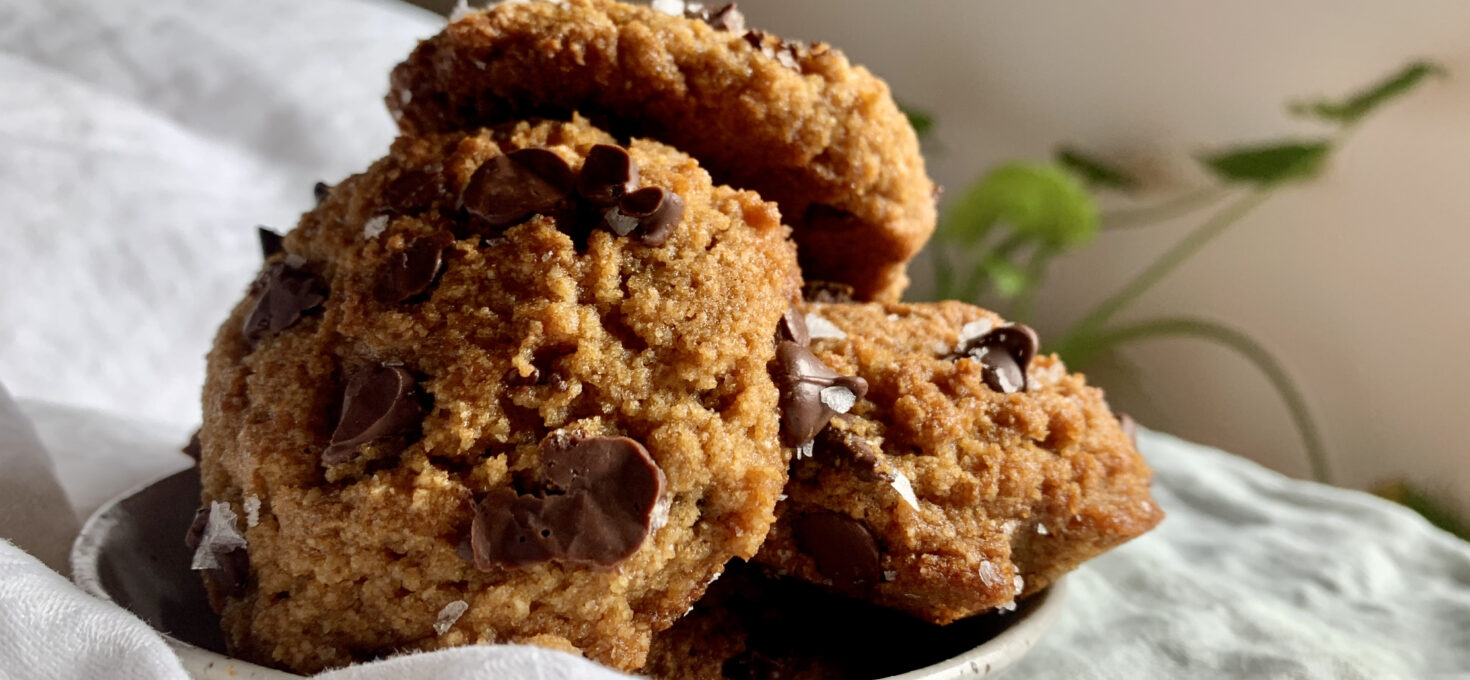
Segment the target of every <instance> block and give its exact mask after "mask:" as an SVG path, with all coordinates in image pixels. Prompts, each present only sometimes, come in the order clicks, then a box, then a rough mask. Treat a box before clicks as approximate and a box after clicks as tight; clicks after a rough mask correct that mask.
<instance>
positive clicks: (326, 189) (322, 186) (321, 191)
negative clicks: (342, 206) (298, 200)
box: [311, 182, 332, 205]
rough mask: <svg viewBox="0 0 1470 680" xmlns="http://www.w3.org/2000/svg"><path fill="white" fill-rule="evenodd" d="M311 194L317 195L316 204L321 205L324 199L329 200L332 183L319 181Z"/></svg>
mask: <svg viewBox="0 0 1470 680" xmlns="http://www.w3.org/2000/svg"><path fill="white" fill-rule="evenodd" d="M311 195H312V196H315V197H316V204H317V205H321V204H322V201H325V200H327V197H328V196H331V195H332V185H330V184H327V183H326V182H317V183H316V186H313V187H312V188H311Z"/></svg>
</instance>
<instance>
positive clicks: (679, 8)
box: [648, 0, 687, 17]
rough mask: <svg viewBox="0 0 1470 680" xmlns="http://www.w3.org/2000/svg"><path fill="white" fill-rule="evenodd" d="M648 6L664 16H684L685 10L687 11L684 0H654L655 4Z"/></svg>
mask: <svg viewBox="0 0 1470 680" xmlns="http://www.w3.org/2000/svg"><path fill="white" fill-rule="evenodd" d="M648 4H649V5H650V6H652V7H653V8H654V9H656V10H658V11H660V12H663V13H664V14H671V15H673V16H676V17H682V16H684V10H685V9H687V6H686V5H685V4H684V0H653V2H650V3H648Z"/></svg>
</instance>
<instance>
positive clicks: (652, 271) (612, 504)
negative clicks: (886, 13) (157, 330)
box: [187, 0, 1162, 678]
mask: <svg viewBox="0 0 1470 680" xmlns="http://www.w3.org/2000/svg"><path fill="white" fill-rule="evenodd" d="M660 9H668V8H664V7H660V8H659V9H654V8H650V7H645V6H637V5H629V4H623V3H619V2H614V1H613V0H558V1H556V2H551V1H541V2H517V3H506V4H502V5H499V6H497V7H494V8H491V9H488V10H485V11H480V12H473V13H468V14H466V15H465V16H463V17H460V18H458V19H456V20H455V21H453V22H452V23H451V24H450V25H449V26H448V27H447V28H446V29H445V30H444V31H443V32H442V33H440V34H439V35H437V36H435V37H433V38H431V39H430V40H427V41H425V42H424V43H422V44H421V45H419V47H418V48H417V49H416V50H415V51H414V52H413V54H412V55H411V56H410V57H409V58H408V60H407V61H405V62H404V63H403V64H401V65H399V66H398V67H397V68H396V69H395V70H394V72H393V74H392V89H391V92H390V94H389V95H388V99H387V103H388V106H389V108H390V110H391V111H392V113H393V115H394V118H395V119H396V120H397V121H398V124H399V126H400V128H401V130H402V133H403V134H402V136H400V137H399V139H398V140H397V141H396V142H394V144H393V146H392V148H391V150H390V152H389V154H388V155H387V156H386V157H385V158H383V159H381V160H379V161H378V162H376V163H375V164H373V165H372V166H371V167H370V168H368V169H367V170H366V171H365V172H363V173H361V174H359V175H355V176H353V177H350V178H348V179H346V180H343V181H342V182H341V183H339V184H337V185H336V186H332V187H325V186H321V187H319V191H318V199H319V204H318V205H317V207H316V208H315V209H314V210H312V211H311V212H309V213H307V214H306V215H304V216H303V217H302V220H301V222H300V224H299V225H298V226H297V228H296V229H294V230H292V231H291V232H290V233H288V234H286V235H284V236H280V235H277V234H274V233H271V232H268V231H262V232H261V237H262V238H261V244H262V248H263V251H264V256H265V264H264V266H263V268H262V271H261V273H260V275H259V277H258V278H257V279H256V280H255V282H254V283H253V284H252V285H251V287H250V289H249V291H248V293H247V294H246V296H245V298H244V299H243V300H242V301H241V302H240V304H239V305H238V306H237V307H236V308H235V310H234V311H233V312H232V314H231V315H230V318H229V319H228V320H227V321H226V322H225V323H224V325H223V326H222V328H221V329H220V332H219V334H218V336H217V338H216V340H215V345H214V348H213V350H212V351H211V353H210V355H209V365H208V377H207V380H206V384H205V387H204V413H205V420H204V425H203V427H202V429H201V431H200V436H199V440H200V444H201V450H202V460H201V471H202V476H203V482H204V493H203V496H204V497H203V506H202V507H201V509H200V511H199V514H198V515H197V517H196V521H195V524H194V527H193V528H192V530H191V531H190V534H189V536H188V537H187V539H188V541H189V543H190V545H191V546H192V547H194V548H195V558H194V567H195V568H196V569H198V570H200V571H201V573H202V574H203V577H204V579H205V582H206V585H207V587H208V589H209V592H210V595H211V600H212V604H213V605H214V607H215V608H216V610H218V611H219V612H220V616H221V621H222V625H223V628H224V631H225V635H226V639H227V640H228V642H229V645H230V648H231V652H232V653H233V654H235V655H236V656H239V657H242V658H246V659H250V660H253V661H257V662H260V663H264V664H267V665H272V666H276V667H280V668H287V669H291V670H295V671H299V672H315V671H318V670H321V669H325V668H331V667H336V666H342V665H346V664H349V663H352V662H354V661H361V660H368V659H373V658H377V657H380V656H385V655H388V654H393V653H400V652H406V651H415V650H430V649H438V648H444V647H452V646H458V645H469V644H493V643H529V644H536V645H543V646H547V647H553V648H557V649H564V650H567V651H571V652H574V653H579V654H582V655H584V656H586V657H588V658H590V659H593V660H596V661H598V662H601V663H603V664H606V665H608V666H611V667H613V668H617V669H621V670H627V671H640V670H641V671H642V672H645V673H649V674H653V675H655V676H657V677H669V678H673V677H711V678H718V677H770V676H776V677H787V676H790V675H792V674H793V672H794V671H793V670H792V669H797V668H800V669H805V670H803V671H802V672H806V673H809V674H813V675H814V676H833V675H841V674H843V673H847V672H849V671H851V672H853V673H854V674H857V675H861V674H863V673H867V674H870V675H871V674H872V673H874V672H875V670H874V669H875V668H878V667H880V666H881V664H879V665H878V666H875V665H872V664H868V665H867V666H866V667H858V668H855V669H846V668H837V667H836V666H832V665H830V664H828V662H827V661H825V660H822V659H817V658H814V657H812V655H810V654H808V653H807V652H805V651H803V650H801V649H799V647H800V645H792V644H789V642H790V640H787V643H786V644H782V645H777V646H776V647H774V648H773V647H769V646H763V644H762V643H761V640H762V639H763V638H767V639H768V638H771V637H773V636H771V635H769V634H756V632H754V631H753V629H756V628H769V626H768V625H767V624H768V623H769V621H770V620H771V617H772V616H775V617H777V618H779V617H780V611H779V610H780V608H781V606H782V604H781V603H786V604H785V606H788V607H793V608H794V607H800V608H801V609H802V612H801V616H802V617H805V618H803V619H802V620H803V621H806V622H818V623H819V622H821V621H822V620H823V618H822V617H823V615H824V613H825V612H830V616H831V617H832V618H833V619H834V621H835V620H836V619H837V618H839V617H840V618H841V619H843V620H846V621H851V620H853V619H854V618H855V617H859V616H860V614H856V613H853V612H865V614H861V615H864V616H876V617H880V619H881V620H886V621H899V622H901V623H893V624H892V626H893V627H903V626H911V627H916V628H914V630H916V631H919V633H917V635H918V636H919V637H925V636H928V632H926V631H930V630H931V629H932V630H944V631H955V632H956V633H957V634H961V637H960V639H961V640H962V641H963V640H968V641H969V643H970V644H971V645H973V644H974V643H975V642H978V640H976V639H974V637H973V636H974V635H977V634H978V633H975V632H974V629H973V627H971V628H967V626H972V624H971V623H970V622H972V621H974V620H976V619H975V618H974V617H975V616H976V615H982V614H985V613H987V612H995V611H997V610H1000V611H1005V610H1008V609H1013V608H1015V606H1016V605H1017V602H1018V601H1022V600H1024V598H1026V597H1028V596H1030V595H1032V594H1034V593H1036V592H1038V591H1040V590H1042V589H1044V588H1045V587H1046V586H1047V585H1048V584H1050V583H1052V582H1053V581H1055V580H1056V579H1057V578H1059V577H1060V576H1061V575H1062V574H1064V573H1066V572H1067V571H1069V570H1071V569H1073V568H1074V567H1076V566H1077V565H1078V564H1079V563H1081V562H1082V561H1084V560H1086V559H1089V558H1091V557H1093V556H1095V555H1097V554H1099V553H1101V552H1103V551H1105V550H1107V549H1109V548H1111V547H1113V546H1116V545H1118V544H1119V543H1122V542H1123V541H1126V540H1128V539H1130V538H1132V537H1134V536H1137V535H1139V534H1141V533H1143V532H1145V531H1147V530H1148V529H1149V528H1151V527H1152V526H1154V525H1155V524H1156V523H1157V522H1158V521H1159V520H1160V519H1161V517H1162V514H1161V513H1160V511H1159V509H1158V507H1157V506H1156V505H1155V504H1154V503H1153V502H1152V501H1151V500H1150V498H1149V492H1148V484H1149V476H1150V473H1149V471H1148V469H1147V467H1146V466H1145V464H1144V462H1143V460H1142V459H1141V458H1140V457H1139V455H1138V453H1137V451H1136V450H1135V448H1134V445H1133V444H1132V442H1131V439H1130V436H1129V433H1127V432H1126V431H1125V429H1124V427H1123V426H1122V425H1121V424H1120V422H1119V421H1118V419H1117V418H1115V417H1114V415H1113V414H1112V413H1111V412H1110V411H1109V409H1108V406H1107V404H1106V403H1105V402H1104V401H1103V396H1102V393H1101V391H1099V390H1097V389H1096V388H1091V387H1088V386H1087V385H1086V384H1085V383H1084V381H1083V379H1082V377H1081V376H1080V375H1075V374H1069V373H1068V372H1067V370H1066V369H1065V367H1063V366H1062V365H1061V363H1060V362H1059V361H1058V360H1057V359H1055V358H1054V357H1051V356H1047V355H1044V354H1041V353H1039V351H1038V340H1037V337H1036V335H1035V333H1033V332H1032V331H1031V330H1030V329H1027V328H1026V327H1024V326H1020V325H1014V324H1008V323H1006V322H1005V320H1003V319H1001V318H999V317H997V316H996V315H994V314H992V313H990V312H988V311H986V310H983V309H980V308H977V307H973V306H970V305H966V304H963V303H959V302H941V303H935V304H902V303H899V302H898V299H899V297H900V295H901V294H902V292H903V290H904V288H905V287H906V285H907V283H908V278H907V275H906V273H905V272H906V265H907V262H908V261H909V259H910V258H912V257H913V255H914V254H915V253H916V252H917V251H918V250H919V249H920V248H921V247H922V246H923V244H924V242H925V241H926V239H927V238H928V236H929V234H930V233H931V232H932V231H933V227H934V221H935V207H934V197H935V195H936V192H935V188H934V185H933V183H932V182H931V181H930V180H929V178H928V177H927V175H926V174H925V171H924V164H923V160H922V158H921V156H920V153H919V148H918V142H917V140H916V138H915V135H914V132H913V130H912V129H911V128H910V127H909V125H908V123H907V120H906V119H905V117H904V116H903V114H902V113H901V112H900V111H899V110H898V108H897V106H896V105H895V104H894V103H893V101H892V98H891V97H890V95H889V92H888V88H887V86H886V85H885V84H884V83H883V82H882V81H880V80H878V79H877V78H875V77H874V76H872V75H871V74H870V73H868V72H867V71H866V70H865V69H863V68H861V67H858V66H853V65H852V64H850V63H849V62H848V61H847V59H846V58H845V57H843V55H842V54H841V53H840V52H838V51H836V50H834V49H832V48H830V47H827V46H825V45H820V44H818V45H805V44H801V43H795V42H788V41H784V40H781V39H779V38H776V37H774V36H770V35H767V34H765V33H762V32H760V31H755V30H746V28H745V26H744V24H745V21H744V18H743V17H742V16H741V15H740V13H739V12H738V10H736V9H735V8H734V7H733V6H731V7H723V8H718V9H715V8H709V9H705V8H700V7H695V6H691V7H687V8H681V9H682V10H683V13H682V14H670V13H667V12H665V11H659V10H660ZM727 569H728V570H729V571H730V575H728V576H726V577H725V578H724V579H721V575H722V574H723V573H725V572H726V570H727ZM717 579H720V582H719V583H716V580H717ZM712 583H715V585H714V586H711V584H712ZM707 591H708V596H707V597H705V595H706V592H707ZM793 593H795V594H793ZM763 596H764V600H765V601H767V602H768V605H769V606H767V605H762V606H761V607H760V608H758V609H759V610H760V611H759V612H755V613H752V612H754V610H755V609H757V608H754V607H753V606H752V605H751V603H752V602H756V601H758V600H762V599H763ZM701 597H704V599H701ZM803 597H810V598H811V599H810V600H803V599H802V598H803ZM799 602H806V603H810V604H798V603H799ZM773 612H774V613H773ZM686 615H687V616H686ZM813 617H815V618H813ZM884 617H886V618H884ZM962 619H963V620H962ZM885 625H887V624H885ZM966 631H969V632H968V633H966ZM767 632H769V631H767ZM966 635H969V636H970V637H965V636H966ZM782 637H789V636H782ZM950 637H954V635H951V636H950ZM891 651H892V655H894V656H895V659H894V662H895V663H896V664H897V665H895V666H892V668H895V669H900V670H901V669H902V666H903V664H904V662H905V660H904V659H903V658H902V657H903V651H902V650H901V649H892V650H891ZM913 665H920V664H913ZM885 672H887V671H885Z"/></svg>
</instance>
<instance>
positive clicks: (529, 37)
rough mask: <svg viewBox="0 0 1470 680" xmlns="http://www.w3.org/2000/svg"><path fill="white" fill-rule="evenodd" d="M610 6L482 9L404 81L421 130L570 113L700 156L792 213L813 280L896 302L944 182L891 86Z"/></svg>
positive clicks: (801, 54)
mask: <svg viewBox="0 0 1470 680" xmlns="http://www.w3.org/2000/svg"><path fill="white" fill-rule="evenodd" d="M745 23H746V22H745V21H744V18H743V17H740V16H739V14H738V11H735V10H733V9H731V8H721V9H709V10H705V11H701V12H693V13H690V16H671V15H668V14H663V13H660V12H658V11H656V10H654V9H651V8H649V7H644V6H638V5H631V4H625V3H621V2H614V1H612V0H559V1H557V2H525V3H505V4H501V5H499V6H498V7H495V8H493V9H491V10H488V11H483V12H471V13H469V14H467V15H466V16H464V17H463V18H460V19H458V20H457V21H454V22H452V23H450V25H449V26H448V27H447V28H445V29H444V31H443V32H442V33H440V34H439V35H437V36H434V37H433V38H431V39H429V40H427V41H425V42H423V43H422V44H420V45H419V47H418V48H417V49H416V50H414V52H413V54H412V56H410V57H409V59H408V60H407V61H406V62H404V63H403V64H401V65H399V66H398V67H397V68H396V69H395V70H394V72H393V76H392V92H391V93H390V94H389V96H388V99H387V103H388V106H389V108H390V109H391V110H392V112H393V114H394V116H395V118H396V119H397V120H398V123H399V125H400V127H402V129H404V130H405V131H409V132H425V131H443V130H454V129H471V128H474V127H475V126H478V125H482V124H488V123H496V122H500V121H505V120H513V119H518V118H522V117H525V116H528V115H537V116H564V115H568V114H569V113H570V112H573V111H580V112H582V113H583V114H586V115H589V116H594V117H595V119H596V120H598V121H600V122H601V121H605V124H606V126H608V128H609V129H611V130H614V131H615V132H616V133H617V134H631V135H640V136H645V137H649V138H653V139H658V140H660V141H663V142H666V143H668V144H672V145H673V146H675V147H677V148H679V149H681V150H683V151H685V152H688V153H689V154H690V155H692V156H694V157H695V158H697V159H698V160H699V162H700V163H701V164H702V165H703V166H704V167H705V168H706V169H708V170H709V171H710V173H711V174H712V175H713V176H714V178H715V180H716V181H718V182H724V183H729V184H731V185H733V186H737V187H741V188H745V189H751V190H754V191H757V192H759V193H760V195H761V196H762V197H764V198H765V199H767V200H770V201H775V202H776V203H778V204H779V205H780V207H781V213H782V215H784V217H785V221H786V222H787V223H788V224H790V225H791V226H792V227H793V229H794V230H795V238H796V241H797V243H798V244H799V246H800V248H799V252H800V258H801V265H802V268H803V271H804V272H805V273H806V276H807V278H810V279H816V280H823V281H836V282H841V283H845V284H848V285H850V286H852V287H853V289H854V291H855V293H856V295H857V296H858V298H860V299H868V300H880V301H896V300H898V298H899V295H900V294H901V293H902V292H903V290H904V288H905V287H906V286H907V284H908V276H907V274H906V273H905V265H906V263H907V262H908V260H909V259H910V258H911V257H913V255H914V254H915V253H917V252H918V251H919V249H920V248H921V247H922V246H923V244H924V241H925V240H926V239H927V238H928V236H929V234H930V233H931V232H932V231H933V229H934V221H935V208H934V197H935V186H934V183H933V182H932V181H930V179H929V177H928V176H927V175H926V174H925V170H924V161H923V158H922V156H921V155H920V153H919V145H918V141H917V138H916V136H915V134H914V131H913V129H912V128H911V127H910V125H909V123H908V120H907V118H906V117H905V116H904V114H903V113H902V112H901V111H900V110H899V108H898V106H897V105H896V104H894V102H893V99H892V97H891V96H890V95H889V91H888V86H887V85H886V84H885V83H884V82H883V81H882V80H880V79H878V78H876V77H874V76H873V75H872V74H871V73H869V72H868V71H867V70H866V69H864V68H862V67H860V66H854V65H852V64H851V63H849V62H848V60H847V58H846V57H845V56H843V55H842V53H841V52H838V51H837V50H835V49H833V48H831V47H829V46H826V45H822V44H814V45H804V44H801V43H796V42H790V41H785V40H781V39H780V38H777V37H775V36H772V35H768V34H766V33H763V32H761V31H755V30H745Z"/></svg>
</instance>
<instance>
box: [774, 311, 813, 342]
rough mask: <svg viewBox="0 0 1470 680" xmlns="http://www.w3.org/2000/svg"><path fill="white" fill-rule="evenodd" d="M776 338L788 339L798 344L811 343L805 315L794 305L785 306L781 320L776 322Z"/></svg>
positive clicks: (778, 339)
mask: <svg viewBox="0 0 1470 680" xmlns="http://www.w3.org/2000/svg"><path fill="white" fill-rule="evenodd" d="M776 340H777V341H778V342H779V341H781V340H790V341H791V342H794V343H796V344H798V345H803V346H805V345H810V344H812V335H811V333H810V332H809V331H807V328H806V316H804V315H803V314H802V313H801V310H799V309H797V308H795V307H787V308H786V313H785V314H782V315H781V320H780V321H777V322H776Z"/></svg>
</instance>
